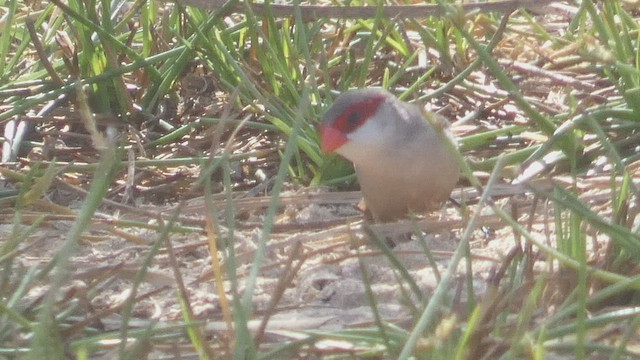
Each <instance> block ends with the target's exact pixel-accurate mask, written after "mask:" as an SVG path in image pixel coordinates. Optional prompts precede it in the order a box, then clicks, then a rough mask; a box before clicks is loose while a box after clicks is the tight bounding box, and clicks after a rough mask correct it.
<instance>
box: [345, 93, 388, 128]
mask: <svg viewBox="0 0 640 360" xmlns="http://www.w3.org/2000/svg"><path fill="white" fill-rule="evenodd" d="M382 101H384V97H383V96H375V97H369V98H366V99H364V100H362V101H359V102H357V103H355V104H353V105H351V106H349V107H348V108H347V109H346V110H345V111H343V112H342V114H340V116H338V118H337V119H336V121H335V127H336V128H337V129H340V130H341V131H342V132H344V133H345V134H350V133H352V132H353V131H355V130H356V129H358V128H359V127H360V126H362V124H364V122H365V121H367V119H368V118H370V117H371V116H372V115H373V114H374V113H375V112H376V111H377V110H378V106H380V104H381V103H382Z"/></svg>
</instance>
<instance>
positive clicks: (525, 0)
mask: <svg viewBox="0 0 640 360" xmlns="http://www.w3.org/2000/svg"><path fill="white" fill-rule="evenodd" d="M174 1H176V2H177V3H179V4H181V5H189V6H195V7H198V8H201V9H207V10H217V9H219V8H221V7H222V6H223V4H224V2H220V1H211V0H174ZM553 2H556V0H537V1H531V0H505V1H495V2H486V3H473V4H460V5H459V6H460V7H461V8H462V10H463V11H464V12H465V13H470V12H474V11H479V12H500V13H508V12H512V11H514V10H517V9H522V8H524V9H539V8H541V7H543V6H545V5H549V4H551V3H553ZM244 6H250V7H251V10H252V11H253V13H254V14H256V15H258V16H265V15H270V16H275V17H293V16H295V11H296V8H297V7H299V8H300V11H301V12H302V14H303V17H304V19H305V20H316V19H320V18H334V19H363V18H375V17H376V11H377V8H378V7H377V6H326V5H288V4H250V5H248V4H244V3H241V2H239V3H238V4H236V6H234V7H232V9H233V10H232V11H243V12H244ZM445 11H446V10H445V9H443V8H442V7H440V6H439V5H385V6H384V7H383V9H382V16H383V17H384V18H387V19H393V18H404V19H409V18H422V17H427V16H434V15H444V14H445Z"/></svg>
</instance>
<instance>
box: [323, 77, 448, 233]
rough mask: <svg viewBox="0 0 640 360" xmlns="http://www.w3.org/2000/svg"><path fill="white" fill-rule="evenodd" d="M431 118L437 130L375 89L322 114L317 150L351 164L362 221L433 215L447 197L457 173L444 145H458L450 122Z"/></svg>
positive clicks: (346, 97)
mask: <svg viewBox="0 0 640 360" xmlns="http://www.w3.org/2000/svg"><path fill="white" fill-rule="evenodd" d="M429 116H431V117H432V118H433V119H436V121H435V122H434V124H435V125H434V124H432V123H431V122H429V121H427V119H426V118H425V116H424V115H423V113H422V111H421V110H420V108H418V107H417V106H416V105H413V104H410V103H407V102H403V101H401V100H400V99H398V98H397V97H395V96H394V95H393V94H391V93H390V92H388V91H386V90H382V89H377V88H364V89H356V90H348V91H346V92H343V93H342V94H340V95H339V96H338V97H337V98H336V99H335V101H334V102H333V104H332V105H331V106H330V107H329V109H328V110H327V111H326V112H325V114H324V116H323V118H322V121H321V123H320V138H321V139H320V147H321V150H322V151H323V152H325V153H337V154H338V155H340V156H342V157H343V158H345V159H347V160H349V161H350V162H352V163H353V165H354V168H355V171H356V176H357V179H358V182H359V183H360V190H361V192H362V197H363V201H364V208H365V209H364V210H365V217H367V218H369V219H373V220H374V221H376V222H390V221H395V220H398V219H402V218H406V217H407V216H409V215H410V214H412V213H420V212H424V211H429V210H435V209H437V208H438V207H439V206H442V203H443V202H444V201H446V200H447V199H448V198H449V196H450V195H451V192H452V190H453V188H454V187H455V185H456V184H457V182H458V180H459V177H460V168H459V165H458V161H457V159H456V157H455V156H454V155H453V154H452V152H451V151H450V148H451V147H450V146H447V144H446V141H451V142H452V144H454V145H455V144H456V143H455V140H454V139H453V136H452V134H451V132H450V130H449V126H448V122H447V121H446V120H445V119H444V118H442V117H440V116H439V115H436V114H433V113H430V115H429ZM438 128H440V129H438ZM440 130H441V131H440ZM439 131H440V132H441V133H440V134H439V133H438V132H439ZM443 135H444V136H443ZM446 138H449V140H447V139H446Z"/></svg>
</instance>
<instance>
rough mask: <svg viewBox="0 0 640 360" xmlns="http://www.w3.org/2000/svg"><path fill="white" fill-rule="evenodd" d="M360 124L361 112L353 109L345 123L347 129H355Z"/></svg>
mask: <svg viewBox="0 0 640 360" xmlns="http://www.w3.org/2000/svg"><path fill="white" fill-rule="evenodd" d="M359 125H360V113H359V112H357V111H352V112H350V113H349V115H347V122H346V124H345V130H347V132H349V131H351V130H355V129H356V128H357V127H358V126H359Z"/></svg>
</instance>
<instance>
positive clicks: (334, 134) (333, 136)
mask: <svg viewBox="0 0 640 360" xmlns="http://www.w3.org/2000/svg"><path fill="white" fill-rule="evenodd" d="M320 137H321V140H320V148H321V149H322V151H324V152H326V153H330V152H332V151H334V150H335V149H337V148H339V147H340V146H342V145H344V143H346V142H347V140H348V139H347V137H346V136H345V135H344V132H342V131H340V130H338V129H336V128H335V127H333V126H332V125H326V124H323V125H321V126H320Z"/></svg>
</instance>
